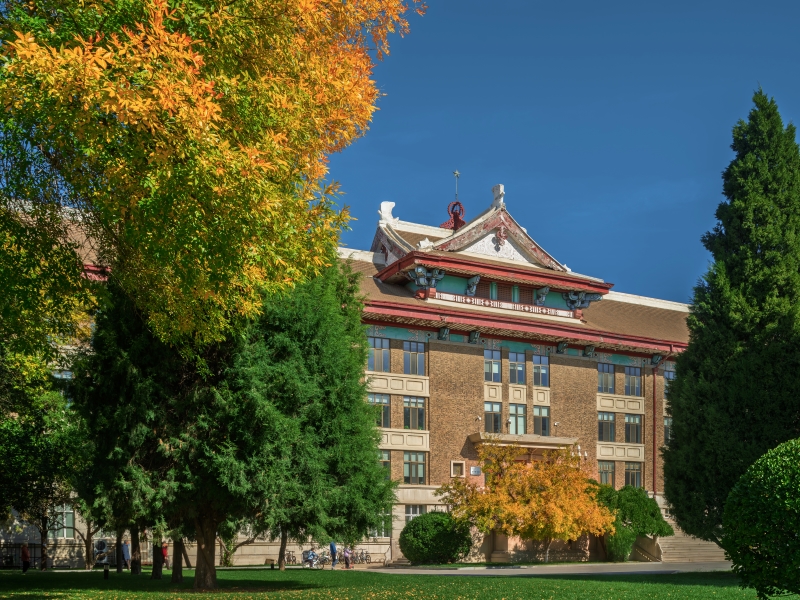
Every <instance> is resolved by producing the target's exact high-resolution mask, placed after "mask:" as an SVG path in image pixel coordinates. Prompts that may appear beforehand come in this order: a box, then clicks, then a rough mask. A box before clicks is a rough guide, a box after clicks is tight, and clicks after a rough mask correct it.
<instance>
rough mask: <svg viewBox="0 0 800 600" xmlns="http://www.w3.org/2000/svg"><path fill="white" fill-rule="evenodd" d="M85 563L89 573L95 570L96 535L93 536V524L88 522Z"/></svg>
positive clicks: (84, 542) (84, 545)
mask: <svg viewBox="0 0 800 600" xmlns="http://www.w3.org/2000/svg"><path fill="white" fill-rule="evenodd" d="M83 552H84V561H83V562H84V563H85V566H86V570H87V571H91V570H92V569H93V568H94V563H95V559H94V535H93V534H92V522H91V521H86V535H85V536H84V537H83Z"/></svg>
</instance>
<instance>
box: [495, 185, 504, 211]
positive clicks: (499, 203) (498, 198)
mask: <svg viewBox="0 0 800 600" xmlns="http://www.w3.org/2000/svg"><path fill="white" fill-rule="evenodd" d="M492 195H493V196H494V200H492V208H501V207H503V206H505V202H504V201H503V197H504V196H505V195H506V193H505V190H504V187H503V184H502V183H498V184H497V185H496V186H494V187H493V188H492Z"/></svg>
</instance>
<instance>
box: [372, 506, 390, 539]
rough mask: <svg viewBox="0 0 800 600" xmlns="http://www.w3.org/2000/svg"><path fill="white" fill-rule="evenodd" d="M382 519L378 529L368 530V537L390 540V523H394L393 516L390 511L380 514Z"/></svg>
mask: <svg viewBox="0 0 800 600" xmlns="http://www.w3.org/2000/svg"><path fill="white" fill-rule="evenodd" d="M379 516H380V517H382V520H383V525H381V526H380V529H377V528H376V529H370V531H369V537H371V538H391V537H392V521H394V515H393V514H392V511H391V510H390V511H389V512H385V513H381V514H380V515H379Z"/></svg>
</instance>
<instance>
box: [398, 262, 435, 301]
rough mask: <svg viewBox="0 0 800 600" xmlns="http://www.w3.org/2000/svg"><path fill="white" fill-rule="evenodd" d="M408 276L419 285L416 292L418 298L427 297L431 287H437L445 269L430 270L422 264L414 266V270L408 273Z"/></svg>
mask: <svg viewBox="0 0 800 600" xmlns="http://www.w3.org/2000/svg"><path fill="white" fill-rule="evenodd" d="M407 275H408V278H409V279H410V280H411V281H413V282H414V283H415V284H416V285H417V288H418V289H417V291H416V293H415V294H414V295H415V297H417V298H427V297H428V290H429V289H436V284H438V283H439V282H440V281H441V280H442V278H444V271H443V270H442V269H434V270H433V271H428V270H427V269H426V268H425V267H423V266H422V265H417V266H416V267H414V270H413V271H409V272H408V273H407Z"/></svg>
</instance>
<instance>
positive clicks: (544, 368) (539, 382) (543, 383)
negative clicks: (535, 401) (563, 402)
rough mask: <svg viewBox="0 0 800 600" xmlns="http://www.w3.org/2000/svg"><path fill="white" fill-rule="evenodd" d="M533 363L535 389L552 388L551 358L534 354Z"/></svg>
mask: <svg viewBox="0 0 800 600" xmlns="http://www.w3.org/2000/svg"><path fill="white" fill-rule="evenodd" d="M531 362H532V363H533V385H534V387H550V357H549V356H541V355H539V354H534V355H533V356H532V357H531Z"/></svg>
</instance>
